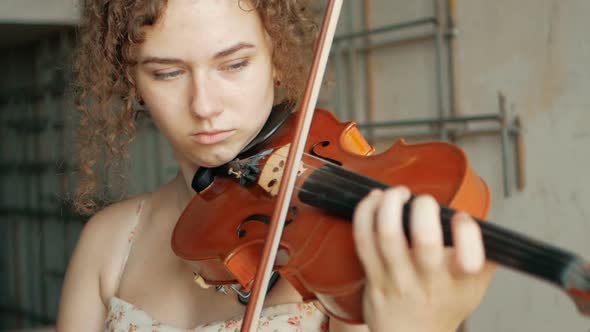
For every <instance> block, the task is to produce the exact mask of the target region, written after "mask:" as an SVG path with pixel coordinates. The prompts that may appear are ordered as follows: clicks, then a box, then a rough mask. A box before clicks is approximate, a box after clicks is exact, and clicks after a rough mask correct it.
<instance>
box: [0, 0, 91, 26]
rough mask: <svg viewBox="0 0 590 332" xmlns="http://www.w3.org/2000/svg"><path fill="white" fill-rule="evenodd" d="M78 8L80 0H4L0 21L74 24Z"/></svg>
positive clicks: (77, 15)
mask: <svg viewBox="0 0 590 332" xmlns="http://www.w3.org/2000/svg"><path fill="white" fill-rule="evenodd" d="M78 10H79V7H78V0H2V1H0V23H22V24H30V23H34V24H72V23H75V22H77V20H78V18H79V16H80V15H79V12H78Z"/></svg>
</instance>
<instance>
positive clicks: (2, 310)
mask: <svg viewBox="0 0 590 332" xmlns="http://www.w3.org/2000/svg"><path fill="white" fill-rule="evenodd" d="M0 316H12V317H17V319H18V321H21V322H22V320H23V319H26V320H27V321H29V322H32V323H39V324H47V325H53V324H55V319H53V318H51V317H47V316H44V315H39V314H37V313H35V312H31V311H27V310H24V309H19V308H10V307H6V306H0ZM21 325H22V324H21Z"/></svg>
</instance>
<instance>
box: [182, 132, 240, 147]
mask: <svg viewBox="0 0 590 332" xmlns="http://www.w3.org/2000/svg"><path fill="white" fill-rule="evenodd" d="M234 132H235V130H233V129H232V130H218V131H206V132H200V133H196V134H194V135H192V137H193V139H194V140H195V141H196V142H197V143H199V144H204V145H210V144H216V143H219V142H222V141H224V140H226V139H227V138H229V137H230V136H231V135H233V134H234Z"/></svg>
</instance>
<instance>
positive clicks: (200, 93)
mask: <svg viewBox="0 0 590 332" xmlns="http://www.w3.org/2000/svg"><path fill="white" fill-rule="evenodd" d="M193 82H194V83H193V87H192V94H191V100H190V109H191V112H192V113H193V114H194V115H195V116H197V117H199V118H204V119H207V118H212V117H215V116H216V115H218V114H220V113H221V112H223V107H222V103H221V99H220V95H221V93H220V92H221V91H218V90H219V89H218V88H216V86H215V83H214V81H213V80H211V79H206V78H204V79H200V80H197V79H195V80H194V81H193Z"/></svg>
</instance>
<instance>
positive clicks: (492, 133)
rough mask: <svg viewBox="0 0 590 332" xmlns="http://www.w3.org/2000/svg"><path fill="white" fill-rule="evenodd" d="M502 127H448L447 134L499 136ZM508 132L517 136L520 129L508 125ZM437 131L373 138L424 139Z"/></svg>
mask: <svg viewBox="0 0 590 332" xmlns="http://www.w3.org/2000/svg"><path fill="white" fill-rule="evenodd" d="M501 131H502V129H500V128H499V129H474V130H455V129H452V128H449V135H450V136H453V137H455V138H458V139H460V138H468V137H490V136H494V137H499V136H500V134H501ZM507 131H508V134H509V136H511V137H517V136H518V135H519V134H520V130H519V129H518V128H516V127H509V128H507ZM437 136H438V133H433V132H414V133H407V134H404V135H381V136H377V137H376V138H375V141H380V140H381V141H385V140H389V141H391V140H396V139H399V138H403V139H407V140H424V139H432V138H433V137H437Z"/></svg>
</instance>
